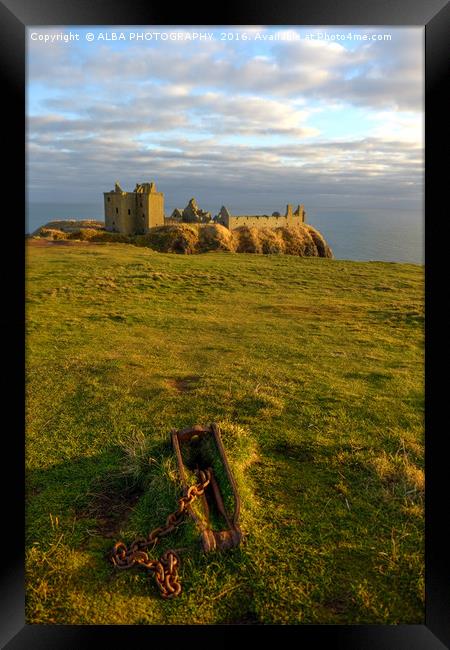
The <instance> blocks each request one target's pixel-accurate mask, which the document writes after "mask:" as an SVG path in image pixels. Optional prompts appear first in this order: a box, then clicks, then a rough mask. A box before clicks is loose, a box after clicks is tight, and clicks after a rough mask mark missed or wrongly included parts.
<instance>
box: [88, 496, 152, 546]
mask: <svg viewBox="0 0 450 650" xmlns="http://www.w3.org/2000/svg"><path fill="white" fill-rule="evenodd" d="M142 492H143V491H142V489H140V488H138V487H136V486H134V487H133V488H128V487H125V488H123V489H121V488H120V487H119V486H117V485H116V486H111V485H110V484H107V483H105V484H100V485H98V486H96V487H95V488H93V489H92V490H91V491H90V492H89V493H88V498H89V503H88V505H87V506H86V507H85V508H83V509H81V510H80V511H79V512H78V513H77V514H78V516H79V517H82V518H87V519H95V520H96V524H95V526H94V528H95V531H96V532H97V533H98V534H99V536H102V537H106V538H115V537H117V535H118V534H119V531H120V529H121V527H123V525H124V524H125V523H126V521H127V520H128V517H129V516H130V514H131V512H132V511H133V509H134V507H135V506H136V503H137V502H138V501H139V499H140V497H141V496H142Z"/></svg>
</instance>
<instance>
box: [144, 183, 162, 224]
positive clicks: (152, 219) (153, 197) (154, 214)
mask: <svg viewBox="0 0 450 650" xmlns="http://www.w3.org/2000/svg"><path fill="white" fill-rule="evenodd" d="M148 202H149V207H148V209H149V219H148V222H147V224H146V227H147V229H148V228H153V227H154V226H163V225H164V194H163V193H162V192H152V193H151V194H148Z"/></svg>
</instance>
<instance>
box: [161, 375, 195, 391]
mask: <svg viewBox="0 0 450 650" xmlns="http://www.w3.org/2000/svg"><path fill="white" fill-rule="evenodd" d="M199 380H200V377H199V376H198V375H189V376H188V377H178V378H177V379H168V380H167V384H168V385H169V386H170V388H173V389H174V390H176V391H177V392H178V393H188V392H189V391H191V390H194V389H195V388H197V385H198V382H199Z"/></svg>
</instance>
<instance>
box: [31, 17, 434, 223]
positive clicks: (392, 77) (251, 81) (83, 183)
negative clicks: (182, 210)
mask: <svg viewBox="0 0 450 650" xmlns="http://www.w3.org/2000/svg"><path fill="white" fill-rule="evenodd" d="M113 33H114V34H115V35H116V40H113V39H114V36H113ZM142 34H145V36H144V37H143V38H142V40H140V39H141V37H140V36H139V35H142ZM195 34H197V36H194V35H195ZM199 34H202V36H201V37H200V36H198V35H199ZM77 35H78V40H69V39H70V38H72V37H73V38H74V39H75V37H76V36H77ZM120 35H122V36H120ZM149 35H150V36H149ZM223 35H225V37H224V36H223ZM388 35H390V39H389V40H387V36H388ZM363 37H365V38H363ZM64 38H65V39H66V40H62V39H64ZM88 38H89V39H92V40H88ZM423 38H424V32H423V28H421V27H418V28H394V27H359V28H355V27H332V28H325V27H317V28H309V27H292V26H286V27H282V26H277V27H267V26H251V27H235V28H233V27H229V26H226V27H218V26H214V27H207V26H201V27H181V28H180V27H175V26H169V27H165V28H161V27H155V26H147V27H144V26H142V25H139V26H136V27H130V26H126V27H120V26H107V27H99V26H95V27H83V28H80V27H79V26H74V27H70V26H64V27H60V28H58V27H54V26H52V27H51V28H50V27H49V28H46V27H41V26H39V27H29V28H28V29H27V167H28V171H27V190H28V199H29V201H32V202H65V203H70V202H74V203H76V202H91V201H92V202H96V201H98V202H99V204H101V202H102V200H103V192H105V191H110V190H111V189H113V187H114V183H115V181H116V180H118V181H120V183H121V185H122V188H123V189H124V190H129V191H132V190H133V189H134V186H135V184H136V183H137V182H148V181H155V182H156V184H157V188H158V190H159V191H163V192H164V193H165V201H166V207H167V206H171V208H173V207H176V206H177V207H184V206H185V205H186V204H187V202H188V200H189V199H190V198H191V197H193V196H194V197H195V198H196V199H197V201H198V203H199V205H200V206H201V207H202V208H204V209H207V210H210V211H212V213H213V214H216V213H217V212H218V211H219V209H220V207H221V206H222V205H226V206H227V207H228V208H229V209H230V210H231V211H232V212H235V213H240V212H241V213H245V212H246V211H249V210H250V211H251V212H252V213H269V214H270V213H272V212H273V211H274V210H278V211H282V210H284V208H285V206H286V204H287V203H292V204H295V205H297V204H298V203H304V204H305V207H306V209H307V212H308V209H312V210H322V211H331V212H332V211H333V210H335V211H336V212H337V213H340V212H343V211H344V212H345V211H351V212H353V213H355V212H361V214H363V213H364V212H365V211H366V210H372V211H373V210H379V211H385V212H392V211H402V212H404V213H406V212H408V211H415V212H416V213H417V212H418V211H421V210H422V203H423V159H424V151H423V98H424V97H423V85H424V69H423V58H424V52H423ZM222 39H223V40H222Z"/></svg>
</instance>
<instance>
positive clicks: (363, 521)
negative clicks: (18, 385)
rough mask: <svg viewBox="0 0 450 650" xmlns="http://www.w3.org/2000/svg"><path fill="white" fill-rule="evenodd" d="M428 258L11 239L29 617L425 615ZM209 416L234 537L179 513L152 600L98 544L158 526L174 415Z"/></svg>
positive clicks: (110, 620) (172, 502)
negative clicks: (227, 473) (20, 258)
mask: <svg viewBox="0 0 450 650" xmlns="http://www.w3.org/2000/svg"><path fill="white" fill-rule="evenodd" d="M423 285H424V282H423V268H422V267H419V266H414V265H407V264H390V263H367V262H361V263H359V262H344V261H338V260H328V259H318V258H299V257H291V256H261V255H248V254H240V255H234V254H227V253H214V254H204V255H197V256H181V255H180V256H177V255H170V254H159V253H155V252H153V251H151V250H148V249H145V248H142V249H141V248H136V247H133V246H128V245H126V244H102V245H83V244H80V245H74V246H70V247H68V246H64V247H63V246H58V245H56V244H55V245H51V246H47V247H38V246H34V245H32V244H31V245H29V246H28V248H27V305H28V306H27V318H26V321H27V329H28V333H27V357H26V361H27V402H26V407H27V430H26V462H27V472H26V473H27V512H26V521H27V525H26V532H27V582H28V584H27V622H28V623H39V624H46V623H58V624H60V623H64V624H67V623H68V624H86V623H94V624H177V623H184V624H192V623H203V624H217V623H238V622H242V623H289V624H296V623H300V624H302V623H304V624H332V623H337V624H348V623H350V624H357V623H358V624H359V623H361V624H362V623H369V624H381V623H389V624H396V623H423V621H424V593H423V592H424V557H423V553H424V548H423V534H424V527H423V489H424V485H423V424H424V423H423V398H424V386H423V381H424V375H423V362H424V354H423V338H424V332H423V288H424V286H423ZM212 421H217V422H218V423H219V424H220V426H221V429H222V437H223V442H224V445H225V448H226V451H227V454H228V456H229V459H230V463H231V466H232V469H233V472H234V474H235V477H236V480H237V482H238V485H239V491H240V494H241V499H242V514H241V524H242V529H243V532H244V533H245V542H244V544H243V545H242V546H241V547H240V548H238V549H234V550H232V551H228V552H226V553H220V554H219V553H212V554H209V555H205V554H203V553H202V551H201V547H200V544H199V540H198V533H197V531H196V530H195V527H194V526H193V523H192V521H191V520H186V523H185V524H183V525H182V526H181V527H180V529H179V530H178V531H177V532H176V533H174V534H173V535H172V536H171V537H170V538H167V539H166V540H164V542H163V543H161V545H160V546H159V547H157V548H156V549H155V551H154V556H155V557H156V556H158V555H159V554H160V551H161V552H162V551H163V550H164V549H166V548H169V547H174V548H185V549H186V550H185V551H183V552H182V567H181V579H182V586H183V593H182V595H181V596H180V597H179V598H178V599H175V600H173V601H163V600H162V599H161V598H160V597H159V595H158V590H157V587H156V585H155V583H154V580H153V578H152V577H151V576H150V577H149V576H148V575H147V574H146V572H145V571H144V570H139V569H138V568H134V569H131V570H130V571H122V572H120V571H117V570H115V569H114V568H113V567H112V566H111V564H110V563H109V562H108V559H107V554H108V551H109V550H110V548H111V547H112V545H113V543H114V542H115V541H116V540H117V539H123V540H124V541H126V542H130V541H132V540H133V539H134V537H135V536H137V535H142V534H145V533H147V532H148V531H149V530H151V529H152V528H153V527H155V526H157V525H159V524H161V523H163V522H164V521H165V518H166V516H167V514H168V513H169V512H172V511H173V510H174V509H175V508H176V505H177V499H178V497H179V496H180V482H179V478H178V474H177V467H176V462H175V458H174V455H173V452H172V449H171V445H170V439H169V433H170V430H171V429H173V428H181V427H186V426H189V425H192V424H196V423H199V424H206V423H208V422H212Z"/></svg>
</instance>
